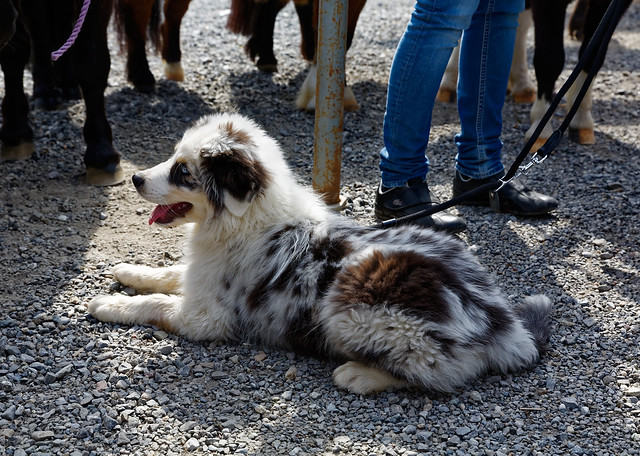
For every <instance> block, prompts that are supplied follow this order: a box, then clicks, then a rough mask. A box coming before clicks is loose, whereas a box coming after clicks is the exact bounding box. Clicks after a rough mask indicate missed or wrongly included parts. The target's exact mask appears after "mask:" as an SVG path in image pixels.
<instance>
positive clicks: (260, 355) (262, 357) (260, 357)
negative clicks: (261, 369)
mask: <svg viewBox="0 0 640 456" xmlns="http://www.w3.org/2000/svg"><path fill="white" fill-rule="evenodd" d="M253 359H254V360H255V361H256V362H258V363H261V362H262V361H264V360H265V359H267V354H266V353H265V352H260V353H258V354H257V355H256V356H254V357H253Z"/></svg>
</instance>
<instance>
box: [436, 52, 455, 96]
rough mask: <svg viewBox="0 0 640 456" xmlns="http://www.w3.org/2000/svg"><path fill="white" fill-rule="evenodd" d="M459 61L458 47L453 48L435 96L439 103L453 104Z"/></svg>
mask: <svg viewBox="0 0 640 456" xmlns="http://www.w3.org/2000/svg"><path fill="white" fill-rule="evenodd" d="M459 59H460V45H459V44H458V46H456V47H455V48H453V52H452V53H451V57H449V62H447V68H445V70H444V75H443V76H442V81H440V87H439V88H438V93H437V94H436V100H437V101H439V102H441V103H453V102H454V101H455V100H456V91H457V88H458V60H459Z"/></svg>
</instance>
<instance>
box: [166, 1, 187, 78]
mask: <svg viewBox="0 0 640 456" xmlns="http://www.w3.org/2000/svg"><path fill="white" fill-rule="evenodd" d="M189 3H191V0H166V1H165V4H164V22H163V24H162V26H161V32H162V51H161V52H162V60H163V63H164V74H165V76H166V77H167V79H170V80H172V81H184V70H183V69H182V64H181V63H180V59H181V57H182V52H181V51H180V25H181V24H182V18H183V17H184V15H185V13H186V12H187V9H188V8H189Z"/></svg>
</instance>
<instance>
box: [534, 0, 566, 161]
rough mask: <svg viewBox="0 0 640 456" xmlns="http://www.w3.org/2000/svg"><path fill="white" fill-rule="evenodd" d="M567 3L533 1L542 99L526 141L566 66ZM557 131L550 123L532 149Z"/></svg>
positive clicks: (536, 55) (535, 66)
mask: <svg viewBox="0 0 640 456" xmlns="http://www.w3.org/2000/svg"><path fill="white" fill-rule="evenodd" d="M567 3H568V2H567V0H563V1H557V0H533V1H532V2H531V11H532V13H533V23H534V38H535V51H534V54H533V67H534V69H535V73H536V79H537V81H538V96H537V98H536V101H535V102H534V103H533V106H532V107H531V114H530V117H531V127H530V128H529V130H527V132H526V134H525V138H527V139H529V138H530V137H531V135H533V132H534V131H535V129H536V128H537V127H538V124H539V123H540V119H542V116H544V113H545V112H546V111H547V109H548V108H549V106H550V105H551V99H552V98H553V90H554V86H555V83H556V80H557V79H558V77H559V76H560V73H562V68H563V67H564V42H563V35H564V18H565V14H566V9H567ZM552 133H553V128H552V126H551V122H548V123H547V124H546V125H545V126H544V128H543V130H542V132H541V133H540V136H539V138H538V139H537V140H536V142H535V144H534V145H533V147H532V149H531V150H532V151H536V150H538V149H539V148H540V147H541V146H542V145H543V144H544V143H545V142H546V141H547V139H548V138H549V137H550V136H551V134H552Z"/></svg>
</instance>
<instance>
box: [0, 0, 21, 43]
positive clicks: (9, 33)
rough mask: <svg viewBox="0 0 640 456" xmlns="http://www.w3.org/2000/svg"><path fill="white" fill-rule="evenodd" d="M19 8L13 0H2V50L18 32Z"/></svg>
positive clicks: (0, 21) (0, 17)
mask: <svg viewBox="0 0 640 456" xmlns="http://www.w3.org/2000/svg"><path fill="white" fill-rule="evenodd" d="M17 21H18V10H16V8H15V6H13V2H12V1H11V0H0V51H1V50H2V48H3V47H5V45H6V44H7V43H8V42H9V40H11V38H12V37H13V35H14V34H15V33H16V22H17Z"/></svg>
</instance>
